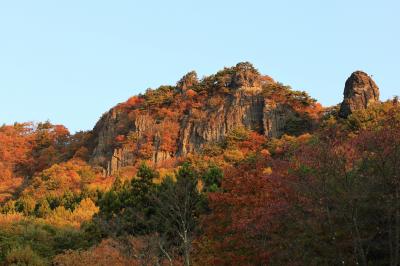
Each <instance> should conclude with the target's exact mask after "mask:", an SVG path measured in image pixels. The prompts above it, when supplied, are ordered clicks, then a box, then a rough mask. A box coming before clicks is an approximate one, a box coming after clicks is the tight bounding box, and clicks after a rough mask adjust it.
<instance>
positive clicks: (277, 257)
mask: <svg viewBox="0 0 400 266" xmlns="http://www.w3.org/2000/svg"><path fill="white" fill-rule="evenodd" d="M246 82H250V83H249V84H247V83H246ZM250 85H251V86H250ZM238 87H251V88H253V87H259V88H261V91H259V92H251V93H262V94H263V95H265V97H268V99H269V100H270V101H274V102H275V103H284V104H285V105H288V106H290V108H291V110H294V111H295V112H296V115H295V116H293V117H292V119H291V120H290V121H288V122H287V125H286V127H285V134H283V135H282V136H279V137H270V136H267V135H266V134H263V132H262V131H261V130H259V129H257V128H254V129H252V128H246V127H242V126H239V127H237V128H234V129H232V130H230V131H229V132H227V134H226V136H224V138H223V139H222V140H220V141H216V142H210V143H206V144H205V145H203V146H202V148H201V149H200V150H199V151H198V152H193V153H189V154H186V155H185V156H171V157H170V158H168V160H165V161H164V162H163V163H161V164H155V163H154V162H153V161H152V159H151V151H152V147H154V145H155V144H154V143H155V142H157V143H158V144H157V145H158V147H160V150H162V151H165V152H169V153H170V154H174V152H175V151H176V150H175V149H176V148H177V145H176V139H177V138H179V130H178V128H179V123H180V120H179V119H180V117H181V116H182V115H183V114H185V113H188V112H190V113H191V114H193V113H195V114H197V115H198V116H197V119H199V120H202V119H208V118H206V117H203V116H204V112H203V111H201V110H203V109H204V108H208V109H209V108H215V107H217V106H218V105H219V104H220V103H221V101H223V100H224V98H226V97H229V95H230V94H232V93H233V91H234V90H235V89H236V88H238ZM115 110H118V112H120V113H122V114H124V115H123V116H121V117H122V118H123V119H121V120H119V124H118V126H119V127H118V128H117V129H116V137H115V140H114V142H113V143H111V144H110V147H112V149H115V148H118V147H121V146H124V145H125V146H129V145H132V146H135V147H136V148H135V149H136V150H135V152H136V153H135V156H136V157H135V160H134V164H133V165H130V166H129V167H126V168H124V169H121V170H120V171H118V172H115V173H113V174H112V175H107V174H105V173H104V167H102V165H101V164H96V163H94V162H93V160H92V158H91V156H92V154H93V151H94V145H95V140H94V137H93V134H94V131H88V132H78V133H75V134H71V133H70V132H69V131H68V130H67V129H66V128H65V127H64V126H62V125H53V124H51V123H50V122H44V123H38V124H33V123H15V124H14V125H3V126H1V127H0V201H1V207H0V212H1V214H0V262H1V265H60V266H61V265H66V266H67V265H71V266H72V265H85V266H88V265H364V266H367V265H391V266H395V265H400V182H399V178H400V105H399V104H398V100H397V98H394V99H392V100H387V101H385V102H375V103H373V104H370V105H368V107H367V108H364V109H360V110H355V111H353V112H352V113H351V114H350V115H349V116H348V117H346V118H344V117H340V116H339V114H338V113H339V111H338V110H339V107H338V106H334V107H330V108H323V107H322V106H321V105H319V104H318V103H317V102H316V101H315V100H314V99H312V98H310V97H309V96H308V95H307V94H306V93H305V92H298V91H294V90H292V89H291V88H290V87H288V86H284V85H282V84H280V83H276V82H274V81H273V80H272V79H271V78H269V77H267V76H261V75H260V74H259V73H258V71H257V70H255V69H254V68H253V67H252V66H251V65H250V64H249V63H241V64H238V65H237V66H236V67H233V68H226V69H224V70H222V71H220V72H218V73H217V74H215V75H212V76H209V77H204V78H203V79H200V80H198V78H197V75H196V73H195V72H190V73H189V74H187V75H186V76H185V77H184V78H183V79H182V80H181V81H179V82H178V84H177V85H176V86H161V87H160V88H158V89H155V90H148V91H147V92H146V93H145V94H143V95H139V96H134V97H132V98H130V99H129V100H128V101H127V102H125V103H122V104H119V105H118V106H117V107H115ZM144 111H146V112H149V113H151V115H152V117H155V118H156V119H158V121H159V123H158V124H159V125H162V130H161V131H160V132H161V135H155V134H154V132H153V131H148V132H146V134H147V135H146V134H144V135H143V136H140V137H139V136H136V135H135V134H134V132H132V131H130V130H129V117H130V115H131V116H132V115H135V114H137V113H140V112H144Z"/></svg>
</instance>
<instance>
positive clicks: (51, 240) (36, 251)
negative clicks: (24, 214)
mask: <svg viewBox="0 0 400 266" xmlns="http://www.w3.org/2000/svg"><path fill="white" fill-rule="evenodd" d="M0 239H1V241H0V261H7V262H13V263H17V262H19V263H23V262H24V260H25V259H27V258H28V259H29V258H32V259H33V260H32V263H33V262H36V261H40V262H41V263H43V262H46V261H48V260H49V259H50V258H52V257H53V256H54V255H56V254H58V253H60V252H63V251H65V250H68V249H79V248H86V247H88V242H87V241H86V238H85V235H84V234H83V233H82V232H80V231H79V230H77V229H72V228H58V227H53V226H51V225H47V224H44V223H42V222H38V221H35V220H25V221H20V222H14V223H10V224H3V225H2V227H1V228H0ZM30 262H31V261H30ZM7 265H10V264H7ZM15 265H24V264H15ZM27 265H31V264H27ZM32 265H36V264H32ZM38 265H43V264H38Z"/></svg>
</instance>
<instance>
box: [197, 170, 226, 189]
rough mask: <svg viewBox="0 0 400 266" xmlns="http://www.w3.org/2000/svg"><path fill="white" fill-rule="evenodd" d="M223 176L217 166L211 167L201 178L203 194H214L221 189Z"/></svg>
mask: <svg viewBox="0 0 400 266" xmlns="http://www.w3.org/2000/svg"><path fill="white" fill-rule="evenodd" d="M223 176H224V174H223V172H222V169H221V168H219V167H217V166H211V167H210V168H209V169H208V170H207V171H206V172H205V173H204V174H203V176H202V180H203V182H204V189H203V190H204V191H205V192H216V191H218V190H219V189H220V187H221V182H222V178H223Z"/></svg>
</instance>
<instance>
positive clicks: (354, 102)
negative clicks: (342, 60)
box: [339, 71, 379, 118]
mask: <svg viewBox="0 0 400 266" xmlns="http://www.w3.org/2000/svg"><path fill="white" fill-rule="evenodd" d="M343 96H344V99H343V102H342V104H341V106H340V111H339V116H341V117H343V118H346V117H348V116H349V115H350V114H351V113H352V112H353V111H354V110H360V109H366V108H367V107H368V105H369V104H371V103H373V102H377V101H379V88H378V86H377V85H376V84H375V82H374V81H373V80H372V78H371V77H370V76H369V75H368V74H366V73H364V72H362V71H356V72H353V73H352V74H351V76H350V77H349V78H348V79H347V81H346V84H345V87H344V92H343Z"/></svg>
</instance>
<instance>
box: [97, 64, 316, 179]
mask: <svg viewBox="0 0 400 266" xmlns="http://www.w3.org/2000/svg"><path fill="white" fill-rule="evenodd" d="M188 91H191V93H190V94H188V93H187V92H188ZM140 97H141V98H140V99H139V98H138V99H136V98H135V99H133V100H131V101H128V102H133V103H134V105H130V104H128V103H124V104H120V105H118V106H116V107H115V108H113V109H111V110H110V111H109V112H108V113H106V114H104V115H103V117H102V118H101V119H100V121H99V122H98V123H97V124H96V126H95V128H94V130H93V137H92V140H91V142H92V146H93V149H92V155H91V163H92V164H95V165H99V166H101V167H103V168H104V169H105V173H106V174H107V175H112V174H114V173H115V172H117V171H118V170H119V169H120V168H121V167H125V166H132V165H134V164H135V163H137V162H138V160H142V159H146V160H151V161H153V163H154V164H159V163H161V162H163V161H166V160H168V159H171V158H176V157H182V156H186V155H188V154H189V153H195V152H199V151H200V150H201V149H202V148H203V147H204V145H205V144H207V143H217V142H220V141H222V140H224V138H225V137H226V136H227V135H228V134H229V132H231V131H232V130H234V129H236V128H239V127H242V128H246V129H248V130H253V131H256V132H258V133H259V134H263V135H265V136H268V137H271V138H276V137H280V136H282V135H283V134H284V133H285V132H287V129H288V128H290V125H289V124H290V121H300V120H299V117H300V116H302V115H303V114H300V113H299V110H298V109H299V106H300V107H301V106H307V108H308V109H312V108H314V105H313V104H314V102H313V101H311V100H310V98H308V96H307V95H306V94H296V93H293V92H292V91H291V90H290V89H289V88H288V87H285V86H283V85H280V84H277V83H275V82H274V81H273V80H272V79H271V78H269V77H268V76H262V75H260V74H259V73H258V71H257V70H255V69H254V68H253V67H252V65H251V64H249V63H240V64H238V65H237V66H236V67H233V68H226V69H224V70H223V71H220V72H218V73H217V74H216V75H212V76H210V77H206V78H204V79H203V80H202V81H198V79H197V75H196V73H195V72H190V73H189V74H187V75H185V76H184V77H183V78H182V79H181V80H180V81H179V82H178V83H177V85H176V86H175V87H172V86H169V87H168V86H163V87H162V88H161V87H160V89H158V90H155V91H154V90H153V91H151V92H150V93H146V95H144V96H140ZM295 106H297V107H295ZM296 108H297V109H296ZM305 117H307V115H305ZM296 119H297V120H296ZM301 121H302V120H301Z"/></svg>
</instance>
